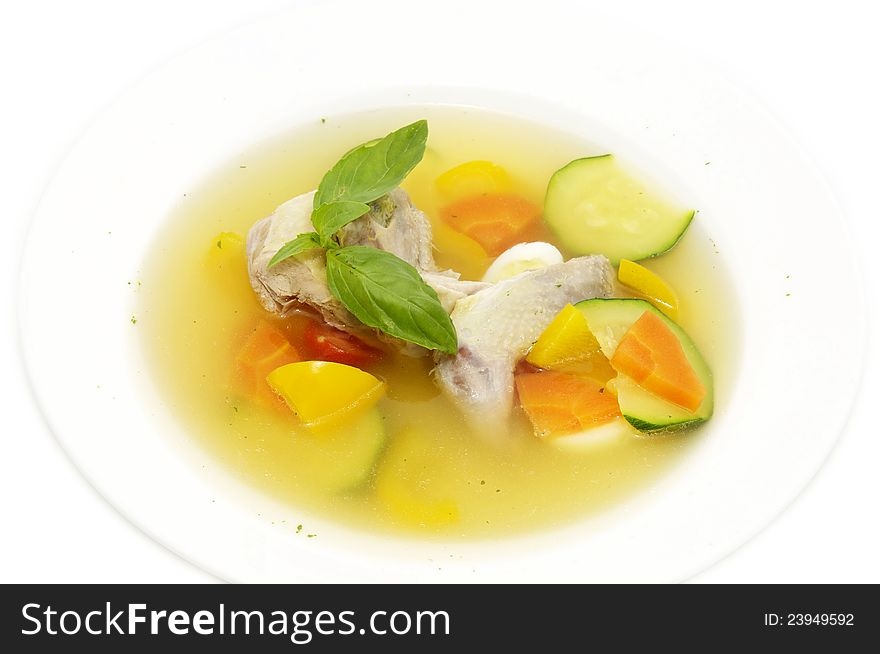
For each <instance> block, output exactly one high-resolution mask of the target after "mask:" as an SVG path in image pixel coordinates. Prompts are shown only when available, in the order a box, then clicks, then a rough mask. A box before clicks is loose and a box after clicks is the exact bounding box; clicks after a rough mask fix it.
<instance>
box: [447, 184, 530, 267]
mask: <svg viewBox="0 0 880 654" xmlns="http://www.w3.org/2000/svg"><path fill="white" fill-rule="evenodd" d="M540 216H541V209H540V208H539V207H537V206H535V205H534V204H532V203H531V202H529V201H528V200H526V199H524V198H521V197H520V196H518V195H513V194H509V193H491V194H486V195H477V196H474V197H470V198H466V199H464V200H459V201H458V202H453V203H452V204H449V205H446V206H445V207H443V208H442V209H441V210H440V217H441V218H442V219H443V220H444V221H445V222H446V223H448V224H449V225H450V226H452V227H453V228H455V229H457V230H458V231H460V232H462V233H463V234H466V235H467V236H470V237H471V238H472V239H473V240H475V241H476V242H477V243H479V244H480V245H481V246H482V247H483V249H484V250H486V253H487V254H489V255H490V256H497V255H499V254H501V253H502V252H504V250H506V249H507V248H509V247H510V246H511V245H515V244H516V243H519V242H521V241H522V240H523V237H524V234H525V233H526V232H527V230H528V228H529V227H531V226H532V225H533V224H535V223H536V222H537V221H538V218H540Z"/></svg>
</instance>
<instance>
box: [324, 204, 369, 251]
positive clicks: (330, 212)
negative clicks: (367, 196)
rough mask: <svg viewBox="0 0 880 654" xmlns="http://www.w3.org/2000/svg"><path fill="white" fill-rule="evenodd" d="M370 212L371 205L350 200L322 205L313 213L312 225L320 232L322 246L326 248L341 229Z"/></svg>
mask: <svg viewBox="0 0 880 654" xmlns="http://www.w3.org/2000/svg"><path fill="white" fill-rule="evenodd" d="M369 210H370V205H368V204H364V203H363V202H351V201H350V200H336V201H334V202H328V203H327V204H322V205H321V206H320V207H318V208H317V209H315V210H314V211H313V212H312V224H313V225H314V226H315V229H316V230H318V236H320V237H321V244H322V245H324V246H325V247H326V246H327V245H329V244H330V239H331V238H332V237H333V235H334V234H335V233H336V232H338V231H339V230H340V229H342V228H343V227H345V226H346V225H347V224H348V223H350V222H351V221H352V220H357V219H358V218H360V217H361V216H363V215H364V214H365V213H367V212H368V211H369Z"/></svg>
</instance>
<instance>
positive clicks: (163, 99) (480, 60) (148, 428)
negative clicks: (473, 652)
mask: <svg viewBox="0 0 880 654" xmlns="http://www.w3.org/2000/svg"><path fill="white" fill-rule="evenodd" d="M568 4H570V5H572V6H567V4H558V3H553V2H550V3H542V9H541V16H540V19H541V21H542V22H541V24H542V25H547V26H551V25H552V28H553V29H552V34H550V33H543V34H542V33H540V30H536V26H535V24H534V23H533V20H534V18H533V17H532V16H529V15H528V14H526V13H523V12H510V13H509V14H508V15H506V16H505V17H504V21H503V23H504V24H503V29H502V28H501V26H500V24H499V23H498V20H497V18H498V17H497V16H496V15H494V14H493V13H492V12H493V11H494V10H493V9H492V8H491V7H485V6H484V5H483V4H481V3H475V2H458V1H457V0H448V1H446V2H444V3H442V5H439V4H438V7H440V8H441V9H442V10H440V11H436V12H431V14H430V19H429V20H426V14H424V13H423V11H422V10H421V7H420V9H419V10H417V9H416V8H415V6H414V5H413V4H412V3H406V2H397V1H395V0H374V1H373V2H370V3H355V2H347V3H336V2H321V3H317V2H314V3H309V4H306V5H305V6H302V7H300V8H299V9H297V10H296V11H293V12H291V13H288V14H282V15H280V16H274V17H272V18H271V19H269V20H266V21H264V22H261V23H258V24H254V25H251V26H249V27H247V28H244V29H241V30H239V31H237V32H235V33H233V34H230V35H228V36H226V37H224V38H222V39H219V40H217V41H214V42H212V43H209V44H207V45H204V46H202V47H199V48H197V49H195V50H193V51H191V52H188V53H187V54H185V55H184V56H182V57H180V58H179V59H177V60H175V61H173V62H172V63H170V64H168V65H166V66H165V67H163V68H161V69H160V70H158V71H157V72H155V73H154V74H152V75H151V76H149V77H148V78H147V79H145V80H143V81H142V82H141V83H139V84H138V85H137V87H136V88H134V89H132V91H131V92H130V93H128V94H127V95H125V97H123V98H121V99H120V100H119V101H118V102H117V103H116V104H115V105H114V106H113V107H112V108H111V109H109V110H108V111H107V112H105V113H104V115H103V116H101V117H100V119H99V120H97V121H96V122H95V123H94V125H93V126H92V127H91V128H90V129H89V130H88V132H87V133H86V134H85V135H84V136H83V138H82V139H81V140H80V142H79V144H78V145H77V146H76V147H75V148H74V150H73V151H72V152H71V154H70V156H69V157H68V158H67V160H66V161H65V162H64V164H63V166H62V167H61V169H60V170H59V172H58V174H57V176H56V178H55V179H54V181H53V182H52V184H51V186H50V188H49V189H48V191H47V192H46V195H45V197H44V199H43V201H42V203H41V205H40V208H39V210H38V213H37V216H36V218H35V220H34V224H33V228H32V231H31V234H30V237H29V241H28V246H27V252H26V255H25V258H24V267H23V274H22V288H21V292H22V300H21V307H20V309H21V328H22V342H23V346H24V349H25V355H26V360H27V365H28V370H29V372H30V375H31V378H32V382H33V385H34V388H35V390H36V393H37V396H38V398H39V402H40V404H41V405H42V408H43V410H44V412H45V414H46V416H47V418H48V421H49V423H50V425H51V427H52V429H53V431H54V433H55V434H56V436H57V438H58V439H59V441H60V442H61V444H62V445H63V447H64V448H65V449H66V451H67V452H68V453H69V454H70V456H71V458H72V459H73V461H74V462H75V463H76V464H77V466H79V468H80V469H81V470H82V472H83V474H84V475H85V476H86V477H87V478H88V479H89V480H90V482H91V483H92V484H94V486H95V487H96V488H97V489H98V490H99V491H100V492H101V493H102V494H103V495H104V497H106V498H107V500H108V501H109V502H110V503H112V504H113V505H114V506H115V507H116V508H117V509H118V510H119V511H120V512H122V513H123V514H124V515H125V516H127V517H128V518H129V519H130V520H132V521H133V522H134V523H135V524H137V525H138V526H139V527H140V528H141V529H142V530H143V531H145V532H146V533H148V534H150V535H151V536H152V537H154V538H156V539H157V540H158V541H160V542H161V543H163V544H164V545H166V546H167V547H169V548H170V549H172V550H174V551H175V552H177V553H178V554H180V555H182V556H184V557H186V558H187V559H189V560H190V561H192V562H194V563H196V564H197V565H199V566H201V567H203V568H204V569H206V570H208V571H210V572H212V573H214V574H216V575H219V576H221V577H223V578H226V579H230V580H247V581H352V580H357V581H407V582H424V581H668V580H679V579H683V578H686V577H688V576H689V575H691V574H693V573H695V572H697V571H699V570H701V569H702V568H704V567H705V566H707V565H709V564H711V563H713V562H714V561H717V560H718V559H719V558H721V557H722V556H724V555H725V554H727V553H729V552H731V551H732V550H733V549H734V548H736V547H738V546H739V545H741V544H742V543H743V542H745V541H746V540H747V539H748V538H749V537H751V536H752V535H753V534H755V533H756V532H757V531H758V530H760V529H761V528H762V527H764V526H765V525H766V524H768V523H769V522H770V520H771V519H772V518H773V517H774V516H776V515H777V514H778V513H779V512H780V511H781V510H782V509H783V508H784V507H785V506H786V505H787V504H788V503H789V502H790V501H791V500H792V499H793V498H794V497H795V496H796V494H797V493H799V492H800V490H801V489H802V488H803V487H804V485H805V484H806V483H807V481H808V480H809V479H810V478H811V477H812V475H813V474H814V473H815V472H816V470H817V469H818V467H819V466H820V465H821V463H822V462H823V461H824V459H825V457H826V455H827V453H828V452H829V450H830V448H831V447H832V445H833V443H834V442H835V440H836V437H837V435H838V433H839V431H840V430H841V428H842V426H843V424H844V422H845V419H846V416H847V413H848V410H849V407H850V404H851V401H852V399H853V397H854V394H855V390H856V387H857V384H858V382H859V378H860V367H861V360H862V356H861V355H862V349H863V342H864V333H865V325H864V317H863V316H864V312H863V308H862V300H861V295H860V292H859V290H858V288H859V284H858V280H857V279H856V268H855V266H854V265H853V261H852V253H851V250H850V249H849V248H848V246H847V243H846V238H845V234H844V225H843V222H842V220H841V217H840V212H839V210H838V208H837V206H836V205H835V203H834V202H833V200H832V197H831V195H830V194H829V191H828V190H827V188H826V186H825V184H824V183H823V181H822V180H821V179H820V178H819V177H818V176H817V174H816V173H815V171H814V170H813V169H812V167H811V166H810V165H808V164H807V163H806V162H805V161H804V159H803V157H802V156H801V155H800V153H799V152H798V150H797V148H796V147H794V146H793V145H792V144H791V143H790V142H789V140H788V139H787V138H786V136H785V135H784V134H783V133H782V131H781V129H780V127H779V126H778V125H777V124H776V123H775V122H774V121H773V120H772V119H771V118H770V117H769V116H768V115H767V113H766V112H765V111H764V110H762V109H761V108H760V106H758V105H757V104H756V103H755V102H753V101H752V100H750V99H749V98H748V97H746V96H745V95H744V94H743V93H741V92H740V91H738V90H736V89H735V88H733V87H731V86H730V85H729V84H727V83H726V82H725V81H724V80H723V79H721V78H720V77H719V76H718V75H717V74H716V73H714V72H713V71H711V70H705V69H704V68H703V67H702V65H700V64H699V63H698V62H697V61H694V60H693V59H692V58H688V57H687V56H684V55H681V54H678V53H675V52H672V51H670V50H669V48H668V47H666V46H664V45H663V44H659V43H655V42H652V41H650V40H649V39H647V38H645V37H643V36H639V35H634V34H633V33H632V32H631V31H630V30H626V31H623V30H622V29H620V28H619V26H617V25H614V24H606V23H605V22H604V21H603V20H602V19H601V17H600V16H597V15H596V14H595V13H593V12H588V10H587V8H581V7H579V6H574V5H575V3H568ZM424 11H427V9H425V10H424ZM419 16H420V17H419ZM461 16H467V20H465V21H462V20H461ZM340 18H344V19H345V20H340ZM331 25H332V34H333V38H332V42H330V44H329V45H328V43H327V41H326V37H327V35H328V33H329V29H330V28H329V27H328V26H331ZM487 26H495V27H497V29H495V28H493V29H489V28H488V27H487ZM364 34H372V35H373V36H372V37H364ZM376 34H380V35H382V37H381V38H378V37H376V36H375V35H376ZM522 34H529V35H531V36H532V37H533V38H532V39H531V40H530V41H529V43H530V45H529V47H522V43H524V42H525V41H522V40H521V39H520V38H511V39H510V40H508V39H507V38H506V35H514V37H515V35H522ZM413 103H417V104H425V103H452V104H470V105H475V106H480V107H486V108H489V109H494V110H497V111H501V112H504V113H511V114H515V115H519V116H523V117H526V118H530V119H532V120H536V121H538V122H542V123H548V124H551V125H554V126H556V127H560V128H562V129H565V130H567V131H570V132H571V133H572V134H576V135H580V136H583V137H585V138H587V139H589V140H590V141H592V142H595V143H601V144H603V145H604V146H606V147H607V148H608V150H610V151H614V152H618V153H621V154H626V155H628V157H629V158H630V159H631V160H634V161H638V162H639V163H640V164H641V165H642V166H643V167H645V168H647V169H649V170H652V166H654V163H655V162H662V166H659V167H657V169H656V171H654V170H652V172H656V173H658V174H659V176H660V177H661V178H663V181H664V182H666V183H667V184H668V185H671V186H672V188H673V191H677V192H678V194H679V195H682V196H686V197H688V198H691V199H693V200H694V204H696V205H697V206H699V207H701V209H702V211H701V214H700V220H701V223H702V224H703V226H704V229H705V230H706V231H707V232H708V233H709V234H710V235H711V236H712V237H713V239H714V240H715V242H716V243H717V245H718V248H719V250H720V252H721V253H722V257H723V259H724V261H725V262H726V263H727V265H728V266H729V267H730V269H731V271H732V274H733V278H734V286H735V289H736V292H737V295H738V306H739V307H740V309H741V312H742V315H740V316H738V319H739V320H740V322H741V326H742V335H741V347H742V350H741V351H742V360H741V361H740V362H739V364H738V368H739V370H738V374H737V383H736V384H735V386H734V388H733V389H732V390H731V392H730V393H729V395H728V397H727V401H726V406H724V407H723V410H720V411H719V412H718V413H717V415H716V416H715V418H713V420H712V423H711V424H710V426H709V427H708V433H707V434H706V435H705V436H704V437H703V438H701V440H700V443H699V445H698V446H697V447H695V448H694V449H693V451H692V452H691V453H690V455H689V456H688V458H687V459H686V460H685V461H684V463H683V464H681V465H680V466H678V467H677V468H676V469H675V470H674V471H673V473H672V474H670V475H668V476H666V477H665V478H664V479H663V480H662V481H660V482H659V483H657V484H655V485H653V486H652V487H651V488H650V489H649V490H648V491H646V492H643V493H642V494H641V495H639V496H637V497H635V498H634V499H632V500H631V501H628V502H625V503H623V504H621V505H619V506H618V507H617V508H616V509H613V510H610V511H608V512H606V513H604V514H602V515H601V516H599V517H598V518H592V519H590V520H584V521H582V522H577V523H573V524H569V525H568V526H565V527H561V528H559V529H556V530H553V531H552V532H549V533H546V532H545V533H538V534H533V535H527V536H522V537H516V538H508V539H501V540H495V541H484V542H474V543H458V542H438V541H416V540H407V539H399V538H395V537H392V536H387V537H386V536H380V535H375V534H367V533H362V532H358V531H353V530H351V529H348V528H345V527H343V526H340V525H338V524H335V523H334V522H332V521H330V520H326V519H325V518H324V517H322V516H310V517H309V519H308V520H309V525H310V529H312V530H314V531H317V532H318V533H320V538H316V539H309V540H305V539H301V538H299V539H297V538H294V537H292V530H293V527H292V526H290V525H287V524H282V522H281V521H282V520H283V519H284V518H285V517H286V516H287V515H288V511H289V509H287V508H286V507H284V506H281V505H279V504H277V503H276V502H275V501H274V500H271V499H268V498H267V497H265V496H263V495H261V494H259V493H257V492H256V491H254V490H252V489H250V488H249V487H246V486H244V485H242V484H241V483H240V482H237V481H235V480H233V479H232V478H231V476H229V475H228V474H227V473H226V472H224V471H223V469H221V468H217V467H216V466H215V465H211V464H210V462H208V461H207V455H206V454H205V453H203V452H202V451H201V450H198V449H196V447H195V446H193V445H190V442H191V441H190V439H188V438H187V436H186V434H184V433H182V428H181V427H180V425H179V424H178V423H177V422H176V421H175V419H174V416H173V415H172V414H171V412H170V411H169V410H168V408H167V407H165V406H164V405H163V404H162V402H161V401H160V400H159V396H158V394H157V393H156V392H155V390H154V389H153V388H152V386H151V380H150V379H149V378H148V377H147V374H146V372H145V365H144V361H143V360H142V358H141V357H142V352H141V348H139V347H137V343H136V342H135V339H136V330H133V329H132V328H131V324H130V321H129V319H130V316H131V311H132V306H133V303H134V298H133V297H132V293H131V291H130V289H129V287H128V285H127V282H128V281H129V280H133V279H137V277H138V266H139V263H140V261H141V260H142V257H143V255H144V252H145V248H146V247H147V245H148V244H149V243H150V242H151V241H152V239H153V236H154V235H155V233H156V231H157V229H158V228H159V226H160V224H161V223H162V221H163V220H164V219H165V217H166V216H167V215H168V214H169V211H170V209H171V208H172V207H173V206H174V205H175V203H176V201H177V199H178V198H179V197H180V195H181V194H182V193H183V192H185V191H186V189H188V188H191V187H192V186H193V185H194V184H196V183H198V182H199V181H200V180H201V179H202V178H203V177H204V176H205V175H206V174H207V173H209V172H210V171H211V170H212V169H213V168H214V166H215V165H216V164H218V163H219V162H223V161H225V160H227V159H228V158H229V157H230V156H232V155H234V154H235V153H236V152H238V151H240V150H242V149H244V148H246V147H248V146H250V145H252V144H254V143H256V142H259V141H261V140H264V139H266V138H268V137H270V136H272V135H273V134H276V133H279V132H282V131H285V130H288V129H290V128H291V127H294V126H296V125H298V124H302V123H306V122H310V121H314V120H315V119H316V117H319V116H324V115H332V114H335V113H349V112H353V111H358V110H365V109H375V108H382V107H387V106H398V105H402V104H404V105H405V104H413ZM706 161H711V162H712V164H711V165H710V166H707V165H704V164H705V162H706ZM664 173H665V174H666V175H665V176H664ZM679 184H684V185H685V186H686V192H684V190H683V189H682V188H681V186H679V188H676V185H679ZM786 294H790V295H789V296H786ZM273 523H274V524H273Z"/></svg>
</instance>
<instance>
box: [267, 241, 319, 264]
mask: <svg viewBox="0 0 880 654" xmlns="http://www.w3.org/2000/svg"><path fill="white" fill-rule="evenodd" d="M319 247H321V241H320V240H319V238H318V235H317V234H316V233H315V232H307V233H305V234H300V235H299V236H297V237H296V238H295V239H293V240H292V241H287V243H285V244H284V245H282V246H281V249H280V250H278V252H276V253H275V256H274V257H272V258H271V259H270V260H269V266H268V267H269V268H271V267H272V266H274V265H276V264H278V263H281V262H282V261H284V260H285V259H288V258H290V257H292V256H293V255H295V254H299V253H300V252H305V251H306V250H314V249H315V248H319Z"/></svg>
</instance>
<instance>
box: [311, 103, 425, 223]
mask: <svg viewBox="0 0 880 654" xmlns="http://www.w3.org/2000/svg"><path fill="white" fill-rule="evenodd" d="M427 139H428V122H427V121H425V120H419V121H416V122H414V123H412V124H411V125H407V126H406V127H401V128H400V129H398V130H396V131H394V132H391V133H390V134H389V135H388V136H386V137H384V138H381V139H379V140H378V141H369V142H367V143H364V144H362V145H359V146H358V147H356V148H354V149H353V150H349V151H348V152H347V153H346V154H345V155H344V156H343V157H342V159H340V160H339V161H338V162H337V164H336V165H335V166H333V168H331V169H330V171H329V172H328V173H327V174H326V175H324V179H322V180H321V183H320V184H319V185H318V192H317V193H315V205H314V206H315V209H317V208H318V207H320V206H321V205H322V204H328V203H330V202H336V201H338V200H350V201H352V202H372V201H373V200H376V199H378V198H380V197H382V196H383V195H385V194H386V193H388V192H389V191H392V190H394V188H396V187H397V186H399V185H400V183H401V182H402V181H403V180H404V178H405V177H406V176H407V175H408V174H409V172H410V171H411V170H412V169H413V168H415V167H416V164H417V163H419V161H421V160H422V157H423V156H424V154H425V141H427ZM316 227H317V226H316Z"/></svg>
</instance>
